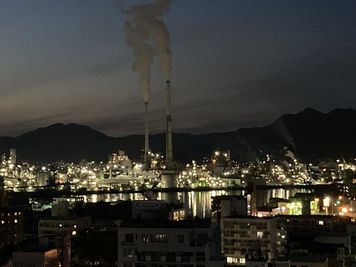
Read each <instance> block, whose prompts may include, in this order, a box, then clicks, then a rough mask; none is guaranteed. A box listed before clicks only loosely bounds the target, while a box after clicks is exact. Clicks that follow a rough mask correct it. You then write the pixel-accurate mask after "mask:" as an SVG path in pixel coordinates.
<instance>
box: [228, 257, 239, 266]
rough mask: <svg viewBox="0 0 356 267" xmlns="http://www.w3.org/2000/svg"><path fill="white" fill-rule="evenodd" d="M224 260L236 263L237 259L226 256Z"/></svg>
mask: <svg viewBox="0 0 356 267" xmlns="http://www.w3.org/2000/svg"><path fill="white" fill-rule="evenodd" d="M226 261H227V263H232V264H234V263H235V264H236V263H238V259H237V258H235V257H227V258H226Z"/></svg>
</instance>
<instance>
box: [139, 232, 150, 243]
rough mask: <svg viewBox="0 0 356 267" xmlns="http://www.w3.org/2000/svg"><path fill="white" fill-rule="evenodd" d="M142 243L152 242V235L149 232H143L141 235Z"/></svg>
mask: <svg viewBox="0 0 356 267" xmlns="http://www.w3.org/2000/svg"><path fill="white" fill-rule="evenodd" d="M141 241H142V243H149V242H150V236H149V235H147V234H143V235H142V237H141Z"/></svg>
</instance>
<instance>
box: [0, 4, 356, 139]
mask: <svg viewBox="0 0 356 267" xmlns="http://www.w3.org/2000/svg"><path fill="white" fill-rule="evenodd" d="M139 2H140V1H124V3H125V4H126V5H128V4H132V3H139ZM124 21H125V18H124V16H123V15H122V13H121V12H120V8H119V6H118V4H117V1H115V0H60V1H59V0H30V1H29V0H1V2H0V33H1V42H0V54H1V57H0V58H1V60H0V88H1V89H0V92H1V97H0V135H18V134H21V133H24V132H25V131H28V130H32V129H35V128H37V127H43V126H47V125H49V124H52V123H56V122H63V123H69V122H74V123H79V124H86V125H89V126H91V127H93V128H95V129H97V130H100V131H102V132H104V133H106V134H108V135H113V136H123V135H128V134H138V133H142V132H143V123H142V115H143V114H142V112H143V109H144V106H143V100H142V96H141V90H140V88H139V85H138V79H137V73H135V72H133V71H132V70H131V63H132V60H133V55H132V51H131V50H130V49H129V48H128V46H127V45H126V33H125V32H124V31H123V24H124ZM164 21H165V22H166V25H167V28H168V29H169V31H170V34H171V42H172V47H171V49H172V52H173V70H172V93H173V99H172V102H173V125H174V128H175V131H179V132H192V133H200V132H210V131H226V130H231V129H237V128H241V127H251V126H262V125H264V124H267V123H270V122H271V121H273V120H274V119H276V118H278V117H279V116H280V115H282V114H284V113H295V112H299V111H301V110H303V109H304V108H306V107H313V108H316V109H318V110H321V111H324V112H327V111H330V110H332V109H334V108H336V107H341V108H356V1H352V0H348V1H342V0H337V1H336V0H320V1H314V0H293V1H292V0H280V1H278V0H273V1H271V0H244V1H243V0H241V1H240V0H176V1H174V2H173V3H172V5H171V9H170V12H169V13H168V14H167V15H165V16H164ZM152 71H153V74H152V79H153V82H152V95H151V103H150V109H151V114H150V121H151V128H152V130H153V131H154V132H162V131H163V129H164V111H163V109H164V102H163V101H164V85H165V84H164V77H163V75H162V72H161V71H160V69H159V64H158V63H157V62H156V63H155V64H154V65H153V67H152Z"/></svg>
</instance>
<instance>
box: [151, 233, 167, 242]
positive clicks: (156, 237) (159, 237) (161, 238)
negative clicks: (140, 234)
mask: <svg viewBox="0 0 356 267" xmlns="http://www.w3.org/2000/svg"><path fill="white" fill-rule="evenodd" d="M150 241H151V242H152V243H167V242H168V235H166V234H151V235H150Z"/></svg>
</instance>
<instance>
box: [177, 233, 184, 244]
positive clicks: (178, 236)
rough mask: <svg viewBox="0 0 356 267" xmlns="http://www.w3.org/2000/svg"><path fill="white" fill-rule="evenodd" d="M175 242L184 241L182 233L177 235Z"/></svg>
mask: <svg viewBox="0 0 356 267" xmlns="http://www.w3.org/2000/svg"><path fill="white" fill-rule="evenodd" d="M177 242H178V243H184V235H177Z"/></svg>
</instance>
